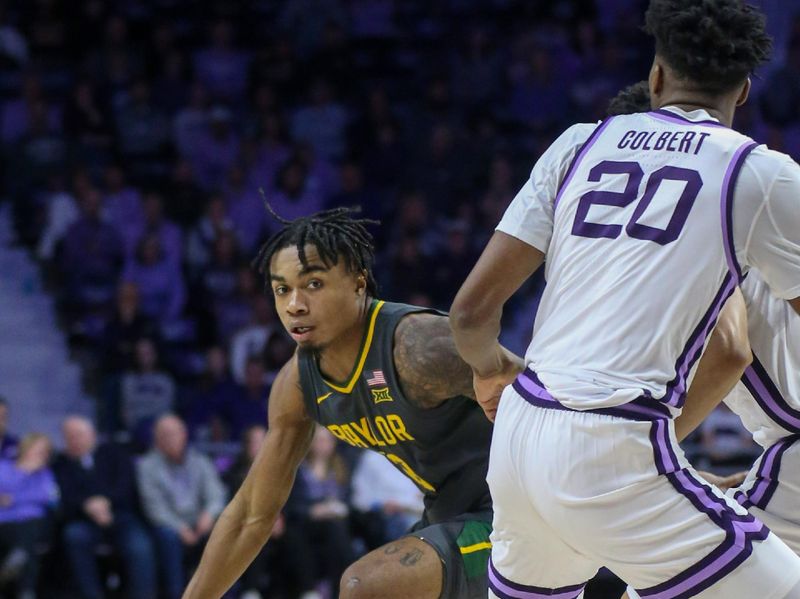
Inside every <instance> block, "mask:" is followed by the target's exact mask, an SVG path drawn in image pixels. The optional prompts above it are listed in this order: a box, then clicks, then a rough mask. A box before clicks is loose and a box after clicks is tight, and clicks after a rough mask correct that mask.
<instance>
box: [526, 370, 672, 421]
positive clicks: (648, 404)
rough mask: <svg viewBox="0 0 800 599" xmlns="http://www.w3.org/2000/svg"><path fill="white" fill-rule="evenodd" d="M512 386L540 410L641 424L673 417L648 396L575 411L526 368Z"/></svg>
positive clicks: (667, 410)
mask: <svg viewBox="0 0 800 599" xmlns="http://www.w3.org/2000/svg"><path fill="white" fill-rule="evenodd" d="M512 386H513V387H514V390H515V391H516V392H517V393H519V394H520V395H521V396H522V398H523V399H524V400H525V401H527V402H528V403H530V404H532V405H535V406H538V407H540V408H548V409H553V410H563V411H567V412H587V413H591V414H602V415H604V416H616V417H618V418H624V419H626V420H636V421H639V422H649V421H651V420H663V419H668V418H671V417H672V416H671V414H670V412H669V409H667V408H666V407H664V406H663V405H662V404H661V403H660V402H659V401H658V400H655V399H653V398H651V397H646V396H642V397H638V398H636V399H634V400H633V401H630V402H628V403H626V404H622V405H619V406H614V407H611V408H596V409H592V410H573V409H572V408H568V407H566V406H565V405H563V404H562V403H561V402H559V401H558V400H557V399H556V398H554V397H553V396H552V395H551V394H550V392H549V391H548V390H547V389H546V388H545V386H544V385H543V384H542V382H541V381H540V380H539V377H538V376H537V375H536V373H535V372H534V371H533V370H531V369H530V368H526V369H525V370H524V371H523V372H522V373H521V374H520V375H519V376H518V377H517V379H516V380H515V381H514V383H513V385H512Z"/></svg>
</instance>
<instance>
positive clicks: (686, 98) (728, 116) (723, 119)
mask: <svg viewBox="0 0 800 599" xmlns="http://www.w3.org/2000/svg"><path fill="white" fill-rule="evenodd" d="M659 104H660V106H659V108H666V107H667V106H674V107H675V108H680V109H681V110H683V111H685V112H694V111H695V110H705V111H706V112H707V113H708V114H709V115H710V116H711V117H713V118H715V119H717V120H718V121H719V122H720V123H722V124H723V125H725V126H726V127H730V126H731V125H732V124H733V111H734V108H735V107H730V108H729V107H727V106H724V105H723V103H721V102H714V101H710V100H709V99H707V98H698V97H692V96H691V95H690V94H681V93H676V94H674V95H672V96H669V97H665V98H662V99H661V102H660V103H659Z"/></svg>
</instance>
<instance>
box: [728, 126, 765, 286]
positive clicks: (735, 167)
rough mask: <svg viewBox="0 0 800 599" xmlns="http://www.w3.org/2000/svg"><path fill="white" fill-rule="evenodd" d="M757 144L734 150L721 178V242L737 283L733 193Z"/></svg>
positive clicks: (749, 144) (739, 281)
mask: <svg viewBox="0 0 800 599" xmlns="http://www.w3.org/2000/svg"><path fill="white" fill-rule="evenodd" d="M757 146H758V144H757V143H755V142H754V141H749V142H747V143H746V144H744V145H743V146H741V147H740V148H739V149H738V150H736V152H735V153H734V155H733V158H732V159H731V162H730V164H729V165H728V169H727V170H726V171H725V177H724V178H723V179H722V197H721V201H720V210H721V212H722V215H721V216H722V244H723V246H724V247H725V259H726V260H727V261H728V268H729V269H730V271H731V273H733V275H734V276H735V277H736V282H737V283H741V282H742V268H741V267H740V266H739V261H738V260H737V259H736V246H735V245H734V243H733V193H734V189H735V188H736V181H737V179H738V178H739V172H740V171H741V170H742V166H743V165H744V161H745V159H746V158H747V157H748V156H749V155H750V152H752V151H753V149H754V148H756V147H757Z"/></svg>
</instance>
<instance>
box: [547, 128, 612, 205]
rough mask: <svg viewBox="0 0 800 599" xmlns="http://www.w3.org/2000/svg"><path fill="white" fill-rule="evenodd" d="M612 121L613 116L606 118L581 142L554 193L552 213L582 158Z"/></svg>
mask: <svg viewBox="0 0 800 599" xmlns="http://www.w3.org/2000/svg"><path fill="white" fill-rule="evenodd" d="M613 120H614V117H613V116H610V117H608V118H607V119H606V120H604V121H603V122H602V123H600V124H599V125H598V126H597V127H595V129H594V131H592V134H591V135H590V136H589V138H588V139H587V140H586V141H585V142H583V145H582V146H581V147H580V148H579V149H578V151H577V152H576V153H575V157H574V158H573V159H572V162H570V164H569V168H568V169H567V174H566V175H565V176H564V180H563V181H562V182H561V186H560V187H559V188H558V193H556V199H555V200H554V201H553V213H555V211H556V209H557V208H558V203H559V202H560V201H561V196H562V195H564V190H565V189H566V188H567V186H568V185H569V183H570V181H572V177H573V176H574V175H575V171H576V170H577V169H578V165H579V164H580V163H581V160H583V157H584V156H585V155H586V153H587V152H588V151H589V149H590V148H591V147H592V146H593V145H594V143H595V142H596V141H597V138H598V137H600V134H601V133H602V132H603V131H604V130H605V128H606V127H608V124H609V123H610V122H611V121H613Z"/></svg>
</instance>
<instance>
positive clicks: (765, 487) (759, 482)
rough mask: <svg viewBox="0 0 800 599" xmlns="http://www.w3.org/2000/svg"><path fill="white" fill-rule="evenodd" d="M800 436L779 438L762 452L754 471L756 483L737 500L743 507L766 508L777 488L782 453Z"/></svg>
mask: <svg viewBox="0 0 800 599" xmlns="http://www.w3.org/2000/svg"><path fill="white" fill-rule="evenodd" d="M798 439H800V436H798V435H792V436H791V437H786V438H784V439H781V440H780V441H778V442H777V443H775V444H774V445H772V446H770V447H769V449H767V450H766V451H765V452H764V455H763V457H762V458H761V463H760V464H759V465H758V471H757V472H756V483H755V484H754V485H753V486H752V487H751V488H750V490H748V491H747V492H746V493H744V497H743V500H742V501H739V503H741V504H742V505H743V506H744V507H746V508H750V507H753V506H755V507H757V508H760V509H762V510H765V509H767V506H768V505H769V502H770V500H771V499H772V496H773V495H774V494H775V491H776V490H777V489H778V477H779V476H780V472H781V461H782V460H783V454H784V453H786V450H788V449H789V448H790V447H791V446H792V445H794V444H795V443H796V442H797V441H798Z"/></svg>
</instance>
